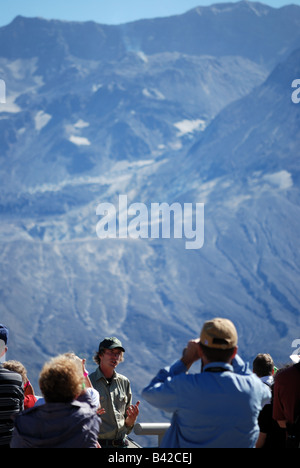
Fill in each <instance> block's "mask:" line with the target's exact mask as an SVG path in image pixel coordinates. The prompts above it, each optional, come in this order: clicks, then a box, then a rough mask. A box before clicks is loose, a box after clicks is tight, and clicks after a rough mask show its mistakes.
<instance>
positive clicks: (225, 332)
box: [200, 317, 238, 362]
mask: <svg viewBox="0 0 300 468" xmlns="http://www.w3.org/2000/svg"><path fill="white" fill-rule="evenodd" d="M237 344H238V334H237V331H236V328H235V325H234V324H233V323H232V322H231V321H230V320H228V319H226V318H219V317H217V318H214V319H212V320H208V321H207V322H205V323H204V325H203V328H202V331H201V334H200V347H201V348H202V351H203V353H204V355H205V357H206V358H207V360H208V361H209V362H230V361H231V358H232V356H233V354H234V351H235V349H236V348H237Z"/></svg>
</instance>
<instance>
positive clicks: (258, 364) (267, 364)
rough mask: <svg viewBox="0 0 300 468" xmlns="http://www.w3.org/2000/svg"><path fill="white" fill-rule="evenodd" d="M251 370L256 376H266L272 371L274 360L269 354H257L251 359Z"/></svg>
mask: <svg viewBox="0 0 300 468" xmlns="http://www.w3.org/2000/svg"><path fill="white" fill-rule="evenodd" d="M253 372H254V374H256V375H257V376H258V377H266V376H268V375H273V373H274V361H273V359H272V357H271V356H270V354H262V353H261V354H258V355H257V356H256V358H255V359H254V361H253Z"/></svg>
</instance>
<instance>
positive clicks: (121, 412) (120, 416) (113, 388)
mask: <svg viewBox="0 0 300 468" xmlns="http://www.w3.org/2000/svg"><path fill="white" fill-rule="evenodd" d="M89 377H90V380H91V383H92V385H93V387H94V388H95V389H96V390H98V392H99V394H100V403H101V408H104V409H105V414H103V415H101V420H102V424H101V428H100V434H99V439H123V438H124V437H125V436H126V434H129V433H130V432H131V430H132V428H128V427H126V426H125V419H126V411H127V408H128V406H129V405H131V404H132V393H131V387H130V382H129V380H128V379H127V377H124V375H121V374H118V373H117V372H114V375H113V378H112V380H111V383H109V381H108V380H107V379H106V377H104V375H103V373H102V372H101V370H100V368H99V367H98V369H96V371H95V372H93V373H92V374H90V375H89Z"/></svg>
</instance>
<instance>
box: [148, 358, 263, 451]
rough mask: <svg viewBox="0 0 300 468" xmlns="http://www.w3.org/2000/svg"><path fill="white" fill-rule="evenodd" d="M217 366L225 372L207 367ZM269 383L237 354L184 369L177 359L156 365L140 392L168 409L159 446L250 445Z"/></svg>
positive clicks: (224, 446) (209, 446) (150, 400)
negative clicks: (168, 422)
mask: <svg viewBox="0 0 300 468" xmlns="http://www.w3.org/2000/svg"><path fill="white" fill-rule="evenodd" d="M214 367H222V368H225V369H226V371H224V372H209V369H210V368H214ZM270 397H271V392H270V389H269V388H268V387H267V386H266V385H265V384H263V383H262V382H261V381H260V379H259V378H258V377H257V376H256V375H254V374H253V373H252V372H251V371H250V370H249V368H248V367H247V365H245V364H244V362H243V361H242V359H241V358H240V357H239V356H237V357H236V358H235V359H234V360H233V362H232V365H229V364H224V363H221V362H215V363H211V364H208V365H207V366H205V367H204V369H203V372H202V373H199V374H187V369H186V366H185V365H184V364H183V363H182V361H177V362H175V363H174V364H173V365H172V366H171V367H169V368H165V369H162V370H160V371H159V373H158V374H157V376H156V377H155V378H154V379H153V380H152V382H151V383H150V384H149V386H148V387H146V388H145V389H144V390H143V398H144V399H145V400H146V401H148V402H149V403H150V404H151V405H153V406H155V407H157V408H159V409H161V410H164V411H168V412H172V413H173V417H172V424H171V427H170V429H169V430H168V431H167V433H166V435H165V437H164V439H163V442H162V445H161V447H162V448H197V447H198V448H202V447H203V448H204V447H207V448H227V447H229V448H253V447H255V443H256V440H257V438H258V435H259V426H258V416H259V413H260V411H261V409H262V408H263V406H264V404H265V402H267V401H268V399H269V398H270Z"/></svg>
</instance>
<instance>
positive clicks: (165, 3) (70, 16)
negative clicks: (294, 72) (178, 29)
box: [0, 0, 300, 26]
mask: <svg viewBox="0 0 300 468" xmlns="http://www.w3.org/2000/svg"><path fill="white" fill-rule="evenodd" d="M221 1H222V0H215V1H214V0H210V1H209V0H26V1H25V0H0V26H4V25H6V24H8V23H10V22H11V21H12V20H13V19H14V18H15V17H16V16H18V15H22V16H27V17H35V16H40V17H43V18H46V19H61V20H68V21H89V20H93V21H96V22H97V23H104V24H120V23H126V22H129V21H135V20H137V19H144V18H155V17H158V16H171V15H176V14H181V13H185V12H186V11H188V10H190V9H192V8H195V7H197V6H202V5H212V4H213V3H221ZM226 1H227V2H228V0H226ZM262 3H265V4H267V5H270V6H272V7H274V8H278V7H281V6H283V5H288V4H291V3H294V4H297V5H300V0H290V1H289V0H265V1H263V2H262Z"/></svg>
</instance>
